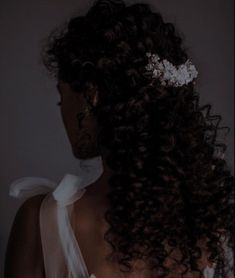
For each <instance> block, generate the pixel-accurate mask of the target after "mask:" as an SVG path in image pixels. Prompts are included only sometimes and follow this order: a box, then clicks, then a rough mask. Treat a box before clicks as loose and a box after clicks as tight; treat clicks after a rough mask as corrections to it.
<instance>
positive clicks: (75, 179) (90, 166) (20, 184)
mask: <svg viewBox="0 0 235 278" xmlns="http://www.w3.org/2000/svg"><path fill="white" fill-rule="evenodd" d="M79 161H80V170H81V173H80V174H79V175H72V174H65V175H64V177H63V179H62V180H61V181H60V183H59V184H57V183H56V182H54V181H51V180H49V179H46V178H41V177H23V178H20V179H17V180H15V181H14V182H12V183H11V185H10V191H9V195H10V196H12V197H15V198H23V197H26V198H29V197H32V196H35V195H38V194H47V196H46V198H45V199H44V200H43V203H42V205H41V212H40V215H41V218H40V219H41V223H40V225H41V226H40V227H41V234H42V247H43V255H44V263H45V271H46V277H47V278H61V277H63V278H65V277H66V278H96V277H95V275H94V274H93V273H91V274H90V275H89V273H88V270H87V266H86V264H85V261H84V259H83V257H82V254H81V250H80V248H79V246H78V243H77V241H76V238H75V235H74V233H73V229H72V227H71V224H70V223H71V222H70V215H71V211H72V208H73V206H72V205H73V203H74V202H75V201H76V200H78V199H79V198H81V197H82V196H83V194H84V193H85V191H86V189H85V187H86V186H88V185H90V184H92V183H93V182H95V181H96V180H97V179H98V178H99V177H100V176H101V175H102V173H103V162H102V157H101V156H97V157H94V158H92V159H86V160H79ZM54 203H56V205H54ZM54 207H56V211H53V209H54ZM54 216H56V217H54ZM53 217H54V218H56V222H54V221H53V220H54V219H53ZM47 218H48V219H47ZM56 226H57V227H58V234H57V233H56V231H55V229H53V228H54V227H56ZM50 230H51V231H53V235H50V234H51V233H50ZM56 239H57V242H56ZM58 241H59V242H58ZM59 243H60V244H61V246H60V245H59ZM55 246H56V249H55ZM59 251H62V252H63V255H64V256H62V255H60V254H59ZM49 252H50V253H51V254H50V255H49ZM52 258H53V259H52ZM48 261H50V263H48ZM63 262H65V263H66V264H67V266H66V267H67V270H66V269H65V268H64V266H63ZM53 267H54V269H53ZM66 271H67V272H66ZM66 273H67V274H66ZM65 275H67V276H65Z"/></svg>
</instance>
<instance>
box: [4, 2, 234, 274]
mask: <svg viewBox="0 0 235 278" xmlns="http://www.w3.org/2000/svg"><path fill="white" fill-rule="evenodd" d="M92 2H93V1H75V0H67V1H62V0H40V1H29V0H22V1H16V0H1V2H0V105H1V109H0V123H1V130H2V132H1V144H0V168H1V172H0V182H1V194H0V219H1V229H0V269H3V267H2V266H3V258H4V253H5V247H6V242H7V238H8V235H9V231H10V227H11V225H12V221H13V218H14V216H15V213H16V210H17V208H18V207H19V205H20V204H21V203H22V201H23V200H17V199H13V198H11V197H9V195H8V191H9V185H10V183H11V182H12V181H13V180H15V179H17V178H20V177H24V176H38V177H47V178H49V179H52V180H55V181H59V180H60V179H61V178H62V177H63V175H64V174H65V173H71V174H73V173H76V169H77V165H78V161H77V160H76V159H75V158H74V157H73V155H72V152H71V147H70V144H69V141H68V139H67V135H66V133H65V130H64V127H63V124H62V120H61V116H60V110H59V107H58V106H56V103H57V101H58V100H59V95H58V93H57V91H56V87H55V85H56V81H55V80H52V79H50V78H49V77H48V75H47V72H46V70H45V69H44V68H43V66H42V63H41V61H40V56H39V53H40V46H41V40H42V39H43V38H44V37H45V36H46V35H47V34H48V32H49V31H50V30H51V29H52V28H53V27H55V26H56V25H58V24H60V23H62V22H63V21H64V20H66V19H67V18H68V17H70V16H72V15H74V14H84V13H85V12H86V11H87V9H88V8H89V7H90V5H91V4H92ZM137 2H139V1H126V3H127V5H129V4H132V3H137ZM141 2H143V3H150V4H151V5H152V6H153V7H154V8H156V9H158V10H160V11H161V12H162V13H163V16H164V18H165V20H166V21H170V22H173V23H174V24H175V25H176V28H177V29H179V30H180V32H181V34H182V36H183V38H184V39H185V44H186V45H187V46H188V47H189V55H190V57H191V60H192V61H193V63H194V64H195V65H196V67H197V69H198V71H199V78H198V79H197V88H198V91H199V92H200V94H201V103H202V104H204V103H210V104H212V105H213V109H212V112H213V113H216V114H217V113H218V114H221V115H222V117H223V121H222V125H226V126H229V127H230V128H231V132H230V134H229V135H228V136H227V139H226V141H225V142H226V143H227V144H228V149H227V151H226V154H225V158H226V159H227V161H228V164H229V166H230V168H231V169H233V165H234V155H233V154H234V36H233V33H234V3H233V0H226V1H223V0H194V1H193V0H177V1H173V0H158V1H156V0H155V1H154V0H152V1H141ZM0 277H3V274H2V273H0Z"/></svg>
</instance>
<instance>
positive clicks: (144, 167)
mask: <svg viewBox="0 0 235 278" xmlns="http://www.w3.org/2000/svg"><path fill="white" fill-rule="evenodd" d="M146 52H152V53H158V54H159V56H161V57H163V58H165V59H168V60H169V61H170V62H171V63H173V64H175V65H179V64H182V63H185V62H186V61H187V59H188V55H187V53H186V48H185V47H183V46H182V38H181V37H180V36H179V34H178V33H177V31H176V28H175V27H174V25H173V24H172V23H168V22H164V20H163V18H162V15H161V14H160V12H156V11H155V12H154V11H152V10H151V8H150V6H149V5H148V4H143V3H137V4H134V5H130V6H127V5H126V4H125V3H124V2H123V1H118V0H116V1H114V0H113V1H107V0H106V1H104V0H103V1H102V0H98V1H96V2H95V3H94V4H93V6H92V7H91V9H90V10H89V11H88V13H87V14H86V15H85V16H77V17H73V18H71V19H70V20H69V21H68V22H67V23H66V24H64V25H63V26H60V27H58V28H56V29H55V30H53V31H52V32H51V33H50V35H49V36H48V37H47V39H46V44H45V45H44V46H43V50H42V59H43V62H44V64H45V66H46V67H47V69H48V70H49V72H50V73H51V74H52V76H54V77H55V78H56V79H57V80H63V81H65V82H68V83H69V84H70V86H71V88H72V89H74V91H75V92H77V93H83V94H84V96H86V97H87V98H88V97H89V96H88V94H87V92H88V90H89V88H91V87H92V86H97V88H98V93H99V100H98V104H97V106H96V107H92V111H93V113H94V114H95V115H96V117H97V120H98V123H99V126H100V131H99V142H100V144H101V145H103V146H105V147H106V148H107V149H109V151H110V154H109V156H108V159H107V163H108V166H109V167H110V168H112V169H113V170H114V171H115V174H114V175H113V176H112V177H111V178H110V180H109V184H110V189H111V192H110V194H109V196H108V197H109V200H110V208H109V210H108V211H107V213H106V216H105V217H106V220H107V222H108V223H109V224H110V229H109V230H108V231H107V233H106V234H105V239H106V240H107V242H109V244H110V245H111V246H112V248H113V255H115V256H116V258H117V259H118V262H119V263H120V265H121V266H122V267H123V266H124V268H126V269H122V271H131V270H132V264H131V263H132V262H133V261H134V260H136V259H143V260H145V261H146V262H147V263H148V265H149V266H150V268H151V270H152V276H151V277H154V278H156V277H157V278H158V277H164V278H166V277H167V278H168V277H174V278H176V277H187V273H191V272H193V274H195V275H198V276H195V277H203V273H202V267H201V266H200V265H199V264H198V262H199V259H200V258H201V257H202V254H205V252H206V254H208V261H209V262H211V263H213V262H217V265H218V266H219V267H220V268H219V271H220V275H221V276H220V277H223V278H226V277H227V274H226V268H228V262H226V256H224V249H223V248H222V240H221V239H223V238H226V239H227V240H228V246H229V247H230V248H232V250H233V254H234V234H235V233H234V221H235V220H234V219H235V218H234V176H233V175H232V174H231V169H229V167H228V164H227V163H226V161H225V159H224V158H223V156H222V155H223V154H224V153H225V151H226V148H227V146H226V144H225V143H223V142H221V141H218V135H219V132H220V130H223V129H228V127H221V126H220V125H219V124H220V122H221V116H220V115H212V113H211V105H210V104H207V105H203V106H200V104H199V99H200V97H199V94H198V92H197V91H196V90H195V88H194V84H193V83H190V84H188V85H185V86H182V87H179V88H174V87H169V88H166V87H162V86H161V84H160V83H159V82H158V80H155V81H154V82H153V84H152V85H150V83H151V82H152V80H151V78H150V77H149V75H148V74H146V70H145V66H146V64H147V62H148V58H147V57H146ZM218 154H220V155H218ZM199 242H204V243H206V245H200V244H199ZM174 251H177V252H179V253H177V254H178V255H177V257H176V258H173V259H172V262H171V263H170V264H169V263H168V264H166V261H167V260H169V257H171V255H170V254H171V252H174ZM179 254H180V256H179ZM109 258H111V256H110V257H109ZM168 262H169V261H168ZM217 270H218V269H217ZM177 271H178V272H177ZM227 271H228V270H227ZM230 271H231V270H230Z"/></svg>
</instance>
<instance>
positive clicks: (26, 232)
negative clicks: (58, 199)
mask: <svg viewBox="0 0 235 278" xmlns="http://www.w3.org/2000/svg"><path fill="white" fill-rule="evenodd" d="M45 196H46V194H40V195H35V196H33V197H30V198H28V199H26V200H25V201H24V202H23V203H22V204H21V206H20V207H19V209H18V210H17V212H16V215H15V218H14V220H13V224H12V227H11V230H10V235H9V239H8V243H7V249H6V256H5V277H12V278H14V277H17V278H20V277H40V278H41V277H44V276H43V275H44V274H43V272H44V266H43V255H42V247H41V237H40V223H39V213H40V207H41V204H42V201H43V200H44V198H45ZM30 275H31V276H30Z"/></svg>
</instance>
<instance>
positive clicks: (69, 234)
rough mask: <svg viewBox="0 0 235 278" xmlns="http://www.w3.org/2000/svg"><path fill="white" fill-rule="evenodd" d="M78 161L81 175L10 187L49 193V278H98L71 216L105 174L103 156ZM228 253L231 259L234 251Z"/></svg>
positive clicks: (17, 193) (20, 192)
mask: <svg viewBox="0 0 235 278" xmlns="http://www.w3.org/2000/svg"><path fill="white" fill-rule="evenodd" d="M79 162H80V170H81V172H80V174H78V175H73V174H65V175H64V177H63V178H62V180H61V181H60V182H59V183H58V184H57V183H56V182H54V181H51V180H49V179H46V178H41V177H24V178H20V179H17V180H15V181H14V182H13V183H12V184H11V185H10V191H9V195H10V196H12V197H15V198H24V197H26V198H28V197H32V196H35V195H38V194H47V196H46V197H45V198H44V200H43V202H42V204H41V208H40V228H41V239H42V248H43V256H44V264H45V272H46V277H47V278H96V276H95V275H94V274H93V273H91V274H90V275H89V273H88V270H87V266H86V263H85V261H84V258H83V256H82V253H81V250H80V248H79V245H78V242H77V240H76V237H75V235H74V232H73V229H72V226H71V222H70V216H71V212H72V209H73V203H74V202H75V201H76V200H78V199H79V198H81V197H82V196H83V194H84V193H85V191H86V187H87V186H89V185H90V184H92V183H93V182H95V181H96V180H97V179H98V178H99V177H100V176H101V175H102V173H103V162H102V157H101V156H97V157H94V158H92V159H86V160H79ZM227 250H228V249H227ZM227 252H229V250H228V251H227ZM227 254H228V256H230V257H231V256H232V255H231V252H230V253H227ZM232 263H233V261H232ZM214 274H215V265H213V267H212V268H209V267H206V268H205V269H204V277H205V278H213V277H214ZM232 277H233V276H231V278H232Z"/></svg>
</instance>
